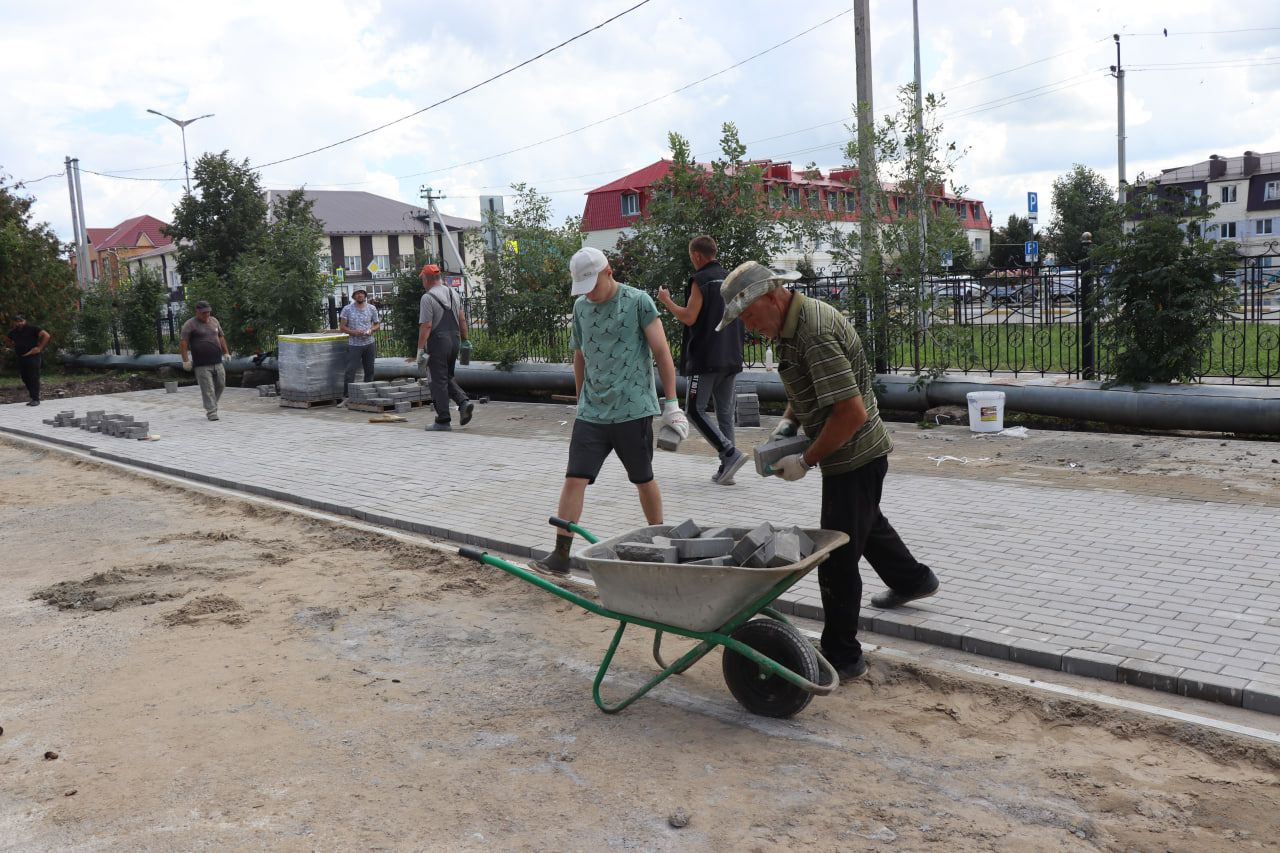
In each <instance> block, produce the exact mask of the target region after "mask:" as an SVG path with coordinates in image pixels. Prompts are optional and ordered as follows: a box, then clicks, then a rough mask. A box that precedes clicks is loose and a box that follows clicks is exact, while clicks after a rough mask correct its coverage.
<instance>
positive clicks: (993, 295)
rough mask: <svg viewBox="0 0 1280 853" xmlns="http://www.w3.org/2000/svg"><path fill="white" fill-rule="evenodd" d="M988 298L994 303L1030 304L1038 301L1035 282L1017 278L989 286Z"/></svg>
mask: <svg viewBox="0 0 1280 853" xmlns="http://www.w3.org/2000/svg"><path fill="white" fill-rule="evenodd" d="M986 298H987V300H988V301H989V302H990V303H991V304H992V305H1030V304H1031V303H1033V302H1035V301H1036V286H1035V284H1034V283H1033V282H1030V281H1025V280H1020V279H1015V280H1007V281H1002V282H1000V283H998V284H993V285H989V286H988V287H987V292H986Z"/></svg>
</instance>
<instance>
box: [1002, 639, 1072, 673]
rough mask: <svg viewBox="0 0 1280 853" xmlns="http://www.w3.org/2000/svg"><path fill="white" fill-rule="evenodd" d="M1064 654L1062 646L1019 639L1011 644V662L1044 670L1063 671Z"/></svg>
mask: <svg viewBox="0 0 1280 853" xmlns="http://www.w3.org/2000/svg"><path fill="white" fill-rule="evenodd" d="M1062 652H1063V649H1062V648H1061V647H1060V646H1055V645H1052V644H1051V643H1042V642H1037V641H1036V640H1022V639H1018V640H1014V641H1012V642H1011V643H1010V644H1009V660H1011V661H1013V662H1015V663H1022V664H1026V665H1027V666H1038V667H1041V668H1043V669H1050V670H1060V669H1062Z"/></svg>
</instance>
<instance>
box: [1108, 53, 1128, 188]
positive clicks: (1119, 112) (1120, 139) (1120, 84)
mask: <svg viewBox="0 0 1280 853" xmlns="http://www.w3.org/2000/svg"><path fill="white" fill-rule="evenodd" d="M1111 37H1112V38H1113V39H1115V41H1116V64H1115V65H1113V66H1111V76H1112V77H1114V78H1116V156H1117V159H1118V161H1119V164H1120V170H1119V171H1120V180H1119V182H1118V183H1117V187H1116V192H1117V194H1118V195H1119V200H1120V202H1121V203H1123V202H1124V185H1125V177H1124V67H1123V66H1122V65H1121V64H1120V34H1119V33H1113V34H1112V36H1111Z"/></svg>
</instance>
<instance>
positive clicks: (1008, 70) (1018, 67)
mask: <svg viewBox="0 0 1280 853" xmlns="http://www.w3.org/2000/svg"><path fill="white" fill-rule="evenodd" d="M1110 38H1111V36H1103V37H1102V38H1100V39H1098V40H1097V41H1091V42H1089V43H1088V44H1085V45H1081V46H1080V47H1073V48H1071V49H1070V50H1064V51H1062V53H1055V54H1053V55H1052V56H1046V57H1044V58H1043V59H1037V60H1034V61H1032V62H1028V63H1026V64H1024V65H1016V66H1014V67H1013V68H1006V69H1005V70H1004V71H997V72H996V73H995V74H988V75H987V76H986V77H975V78H974V79H972V80H966V81H965V82H963V83H957V84H955V85H954V86H952V87H951V88H949V89H946V90H945V92H954V91H955V90H956V89H963V88H964V87H966V86H972V85H973V84H974V83H981V82H983V81H984V80H992V79H994V78H996V77H1003V76H1004V75H1006V74H1012V73H1013V72H1015V71H1021V70H1022V69H1024V68H1030V67H1031V66H1033V65H1039V64H1041V63H1042V62H1049V61H1050V60H1053V59H1057V58H1058V57H1061V56H1067V55H1068V54H1072V53H1079V52H1080V51H1082V50H1089V49H1090V48H1092V47H1093V46H1094V45H1095V44H1098V43H1099V42H1104V41H1107V40H1109V39H1110Z"/></svg>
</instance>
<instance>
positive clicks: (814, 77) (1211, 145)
mask: <svg viewBox="0 0 1280 853" xmlns="http://www.w3.org/2000/svg"><path fill="white" fill-rule="evenodd" d="M637 2H639V0H576V2H563V0H543V2H541V3H536V4H529V3H521V4H516V3H501V4H491V3H486V4H479V3H458V2H448V3H445V2H439V0H427V2H423V0H382V2H378V0H307V2H296V1H295V0H271V2H263V0H252V2H250V0H219V2H217V3H212V2H189V3H158V2H155V3H142V2H130V0H121V2H116V3H110V4H83V3H80V2H75V3H72V2H67V0H46V2H40V3H31V2H25V0H0V20H3V21H4V26H3V28H2V29H0V103H3V104H4V105H5V110H4V113H5V121H4V122H3V124H2V125H0V172H3V173H5V174H7V175H8V176H9V178H10V180H23V181H28V182H29V183H28V185H27V189H26V191H27V192H28V193H30V194H32V195H34V196H35V197H36V198H37V202H38V203H37V207H36V212H37V216H38V217H39V218H40V219H43V220H46V221H48V222H49V223H50V224H52V225H53V227H54V228H55V229H56V230H57V231H58V233H59V234H60V235H62V236H64V237H65V238H69V237H70V235H71V227H70V214H69V204H68V197H67V187H66V181H65V179H64V178H58V177H50V178H47V179H45V180H39V179H41V178H44V177H45V176H46V175H54V174H56V173H58V172H61V171H62V168H63V158H64V157H66V156H68V155H71V156H75V157H78V158H79V159H80V162H81V167H82V169H85V170H93V171H95V172H101V173H104V174H112V175H116V176H117V177H99V176H97V175H92V174H88V173H85V174H84V175H83V179H82V183H83V189H84V197H85V198H84V201H85V208H86V215H87V219H88V224H89V225H90V226H93V227H99V226H108V225H113V224H115V223H117V222H119V221H120V220H122V219H125V218H128V217H130V216H134V215H137V214H141V213H149V214H151V215H153V216H156V217H159V218H161V219H166V220H167V219H168V218H169V213H170V212H171V210H172V208H173V205H174V203H175V202H176V201H177V200H178V198H179V197H180V195H181V193H182V186H183V185H182V146H181V137H180V135H179V131H178V128H176V127H175V126H173V125H172V124H170V123H169V122H167V121H165V120H164V119H162V118H159V117H157V116H154V115H151V114H149V113H148V112H147V109H148V108H151V109H156V110H160V111H162V112H164V113H167V114H169V115H172V116H175V117H178V118H189V117H193V116H198V115H201V114H204V113H213V114H214V116H213V117H212V118H207V119H204V120H202V121H199V122H197V123H196V124H193V125H192V126H191V127H189V128H188V130H187V145H188V149H189V152H190V160H191V161H192V162H193V163H194V161H195V159H196V157H197V156H198V155H199V154H200V153H201V152H204V151H221V150H223V149H226V150H228V151H230V152H231V154H232V155H234V156H236V157H237V158H248V159H249V160H250V162H251V163H252V164H254V165H260V164H261V165H263V166H264V168H263V169H262V178H263V182H264V184H265V185H266V186H267V187H271V188H287V187H294V186H298V185H301V184H305V185H307V186H309V187H311V188H313V189H339V188H341V189H362V190H367V191H369V192H373V193H378V194H381V195H385V196H390V197H393V198H398V199H401V200H404V201H417V199H418V194H419V188H420V187H422V186H423V185H430V186H431V187H434V188H436V190H437V191H440V192H443V193H444V194H445V195H447V196H448V198H447V199H446V200H445V201H444V202H442V204H441V207H442V209H443V210H444V211H445V212H447V213H453V214H456V215H461V216H472V217H474V216H477V215H478V201H477V198H478V196H480V195H482V194H485V195H497V194H502V193H504V192H505V193H509V192H510V185H511V184H512V183H514V182H526V183H528V184H531V185H532V186H534V187H536V188H537V189H539V190H540V191H543V192H545V193H547V194H549V195H550V197H551V198H552V199H553V201H554V205H555V210H556V213H557V215H558V216H564V215H570V214H580V213H581V211H582V205H583V201H584V197H583V193H584V192H585V191H586V190H587V189H590V188H592V187H595V186H599V185H601V184H604V183H607V182H609V181H610V180H612V179H613V178H615V177H619V176H621V175H623V174H626V173H627V172H629V171H632V170H634V169H637V168H640V167H642V166H645V165H647V164H649V163H651V162H653V161H654V160H656V159H658V158H660V157H662V156H664V154H665V153H666V150H667V147H666V139H667V133H668V131H671V130H676V131H679V132H680V133H681V134H683V135H684V136H686V137H688V138H689V139H690V141H691V143H692V145H693V150H694V151H695V153H697V154H700V155H706V156H708V157H709V156H710V155H712V154H714V153H715V152H716V150H717V146H718V140H719V128H720V125H721V124H722V123H723V122H725V121H733V122H735V123H736V124H737V125H738V127H739V128H740V130H741V136H742V139H743V140H744V141H746V142H748V143H749V150H748V153H749V155H750V156H752V157H771V158H774V159H792V160H794V161H795V162H796V163H797V164H804V163H807V162H809V161H810V160H812V161H816V162H817V163H818V164H819V165H820V166H823V167H830V166H836V165H840V163H841V148H842V145H843V143H844V141H845V138H846V137H847V132H846V130H845V129H844V127H843V125H842V121H844V120H847V116H848V115H849V113H850V111H851V109H852V107H851V105H852V102H853V100H854V70H853V14H852V11H851V10H852V0H808V2H804V3H796V4H778V3H776V2H766V0H701V2H696V3H691V2H687V0H684V2H681V0H649V2H647V3H644V4H643V5H641V6H640V7H639V8H636V9H634V10H633V11H630V12H626V10H627V9H628V8H630V7H631V6H633V5H635V4H636V3H637ZM623 12H626V13H625V14H622V16H621V17H619V18H617V19H616V20H614V21H612V22H611V23H608V24H605V25H604V26H602V27H600V28H599V29H596V30H594V31H591V32H588V33H587V34H586V35H583V36H582V37H581V38H579V39H577V40H575V41H573V42H572V43H570V44H568V45H566V46H565V47H562V48H560V49H558V50H556V51H554V52H552V53H550V54H549V55H547V56H546V57H544V58H541V59H538V60H537V61H534V62H532V63H530V64H528V65H526V66H525V67H523V68H520V69H518V70H515V71H513V72H512V73H510V74H508V75H506V76H504V77H502V78H501V79H499V80H497V81H495V82H492V83H489V84H487V85H484V86H482V87H480V88H478V89H476V90H475V91H472V92H469V93H467V94H463V95H461V96H459V97H457V98H454V99H452V100H450V101H448V102H447V103H444V104H442V105H441V106H437V107H434V108H431V109H429V110H427V111H425V112H422V113H420V114H418V115H416V116H413V117H411V118H408V119H406V120H404V121H400V122H398V123H396V124H393V125H391V126H390V127H388V128H386V129H383V130H380V131H377V132H373V133H369V134H368V135H365V136H363V137H362V138H360V139H357V140H355V141H352V142H348V143H345V144H341V145H338V146H336V147H332V148H329V149H327V150H325V151H321V152H319V153H315V154H310V155H308V156H303V157H298V158H296V159H291V160H288V161H287V162H282V163H278V164H277V165H266V164H270V163H273V162H274V161H278V160H284V159H285V158H290V157H293V156H294V155H298V154H301V153H303V152H307V151H310V150H312V149H316V148H320V147H322V146H327V145H330V144H331V143H335V142H338V141H339V140H341V139H343V138H345V137H350V136H353V135H356V134H360V133H362V132H365V131H369V130H371V129H372V128H376V127H378V126H379V125H383V124H386V123H387V122H391V121H393V120H396V119H399V118H401V117H403V116H407V115H410V114H411V113H414V112H416V111H419V110H422V109H423V108H425V107H428V106H430V105H431V104H433V103H435V102H437V101H441V100H443V99H445V98H448V97H449V96H451V95H454V94H455V93H458V92H460V91H462V90H464V89H467V88H469V87H471V86H473V85H474V84H476V83H478V82H480V81H482V80H484V79H486V78H488V77H490V76H492V75H494V74H497V73H499V72H502V71H503V70H505V69H508V68H510V67H512V66H515V65H517V64H519V63H521V62H524V61H525V60H528V59H530V58H532V57H534V56H536V55H537V54H539V53H541V52H543V51H545V50H547V49H548V48H551V47H554V46H555V45H557V44H559V43H560V42H562V41H564V40H566V39H568V38H570V37H572V36H575V35H577V34H579V33H583V32H585V31H588V30H591V29H592V28H593V27H595V26H597V25H598V24H600V23H601V22H603V21H606V20H608V19H609V18H612V17H614V16H616V15H619V14H620V13H623ZM871 19H872V23H871V30H872V40H873V53H874V56H873V76H874V80H875V101H876V104H875V106H876V111H877V113H884V112H886V111H888V110H889V109H891V107H892V105H893V102H894V99H895V96H896V88H897V87H898V86H900V85H901V84H903V83H904V82H907V81H908V80H910V79H911V76H912V53H911V46H912V45H911V41H912V40H911V4H910V3H908V2H906V0H879V2H877V0H873V2H872V3H871ZM920 26H921V31H922V40H921V42H922V49H921V50H922V61H923V69H924V85H925V89H926V91H931V92H938V93H942V94H944V95H945V96H946V98H947V111H946V113H945V114H944V123H945V131H944V133H945V136H946V137H948V138H950V139H953V140H955V141H956V142H957V143H958V144H959V145H960V146H961V147H962V148H967V149H968V154H967V155H966V156H965V157H964V158H963V159H962V160H961V161H960V163H959V165H958V167H957V170H956V174H955V179H956V182H957V183H959V184H962V185H964V186H966V187H967V188H968V189H969V194H970V195H971V196H973V197H976V198H980V199H983V200H985V201H986V202H987V204H988V206H989V208H990V210H991V211H992V213H993V215H994V216H995V218H996V220H997V221H998V222H1003V221H1004V219H1005V218H1007V216H1008V215H1009V214H1010V213H1021V212H1023V210H1024V209H1025V193H1026V191H1027V190H1038V191H1040V192H1041V194H1042V205H1041V206H1042V211H1041V221H1042V222H1045V221H1047V219H1048V214H1049V211H1048V210H1047V209H1046V208H1047V206H1048V198H1047V196H1048V193H1049V188H1050V183H1051V182H1052V180H1053V178H1054V177H1055V176H1057V175H1059V174H1061V173H1062V172H1064V171H1066V170H1067V169H1069V168H1070V167H1071V165H1072V163H1076V162H1079V163H1084V164H1086V165H1088V166H1091V167H1093V168H1095V169H1098V170H1099V171H1101V172H1102V173H1103V174H1104V175H1106V176H1107V177H1108V178H1109V179H1110V180H1111V181H1113V182H1114V180H1115V176H1116V138H1115V137H1116V97H1115V88H1116V87H1115V80H1114V79H1113V78H1112V77H1110V76H1109V75H1108V73H1107V66H1109V65H1111V64H1112V63H1113V62H1114V61H1115V46H1114V42H1113V41H1112V38H1111V35H1112V34H1113V33H1120V34H1121V43H1122V47H1123V59H1124V65H1125V67H1126V68H1128V69H1132V70H1131V71H1130V73H1129V74H1128V75H1127V79H1126V85H1127V94H1128V98H1127V113H1128V164H1129V165H1128V174H1129V177H1130V178H1133V177H1134V176H1135V175H1136V174H1138V173H1139V172H1141V171H1147V172H1155V171H1159V169H1161V168H1164V167H1169V166H1174V165H1180V164H1185V163H1190V162H1193V161H1196V160H1201V159H1204V158H1206V157H1207V156H1208V155H1209V154H1212V153H1217V154H1222V155H1238V154H1240V153H1241V152H1243V151H1244V150H1245V149H1254V150H1258V151H1275V150H1280V122H1278V121H1277V120H1276V116H1278V115H1280V47H1277V45H1280V3H1273V2H1269V0H1268V2H1260V3H1253V4H1243V3H1219V4H1210V5H1206V4H1205V3H1203V2H1190V0H1129V2H1125V3H1117V2H1106V3H1103V2H1102V0H1093V2H1086V3H1081V2H1079V0H1037V2H1035V3H1018V4H1014V3H1005V2H995V0H971V2H968V3H964V4H959V3H953V2H950V0H920ZM1166 29H1167V31H1168V36H1167V37H1166V36H1165V35H1164V34H1163V32H1164V31H1165V30H1166ZM806 31H808V32H806ZM802 33H803V34H802ZM783 42H786V43H785V44H784V43H783ZM778 45H780V46H778ZM775 46H776V47H775ZM771 48H773V49H772V50H770V49H771ZM766 50H767V51H768V52H767V53H765V54H764V55H762V56H759V57H758V58H755V59H750V57H753V56H755V55H756V54H760V53H761V52H762V51H766ZM735 65H736V66H737V67H732V66H735ZM725 69H729V70H725ZM722 71H723V72H724V73H719V74H717V72H722ZM710 75H716V76H710ZM709 76H710V79H706V80H705V81H704V82H698V83H696V84H695V81H699V80H701V79H702V78H707V77H709ZM690 84H695V85H690ZM685 87H687V88H685ZM676 90H681V91H678V92H676ZM673 92H674V94H671V93H673ZM651 101H652V103H648V104H647V105H645V104H646V103H647V102H651ZM641 105H644V106H641ZM633 108H634V109H633ZM621 113H625V114H623V115H618V114H621ZM614 116H617V117H614ZM584 127H585V128H586V129H582V128H584ZM556 137H559V138H556ZM545 140H552V141H545ZM518 149H519V150H518ZM508 152H513V153H508ZM130 178H132V179H146V180H129V179H130Z"/></svg>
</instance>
